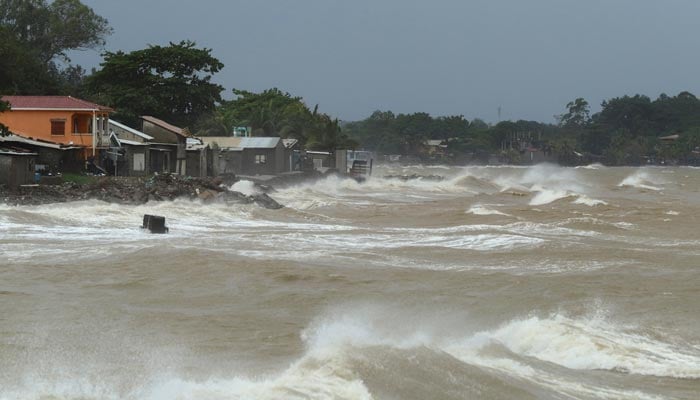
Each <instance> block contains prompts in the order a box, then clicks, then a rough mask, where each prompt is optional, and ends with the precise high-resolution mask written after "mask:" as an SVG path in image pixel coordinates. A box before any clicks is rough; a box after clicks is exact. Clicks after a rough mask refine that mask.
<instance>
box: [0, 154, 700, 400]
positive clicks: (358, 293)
mask: <svg viewBox="0 0 700 400" xmlns="http://www.w3.org/2000/svg"><path fill="white" fill-rule="evenodd" d="M387 176H393V177H387ZM397 176H398V177H401V176H405V177H406V179H399V178H397ZM436 177H442V179H439V178H436ZM235 189H236V190H238V191H244V192H245V191H247V192H254V191H255V190H257V189H256V187H255V186H254V185H253V184H252V183H251V182H246V181H242V182H238V183H236V188H235ZM270 196H271V197H273V198H275V199H276V200H277V201H279V202H280V203H282V204H284V205H285V206H286V207H285V208H283V209H281V210H266V209H263V208H260V207H258V206H256V205H254V204H252V205H227V204H225V203H214V204H203V203H201V202H199V201H190V200H176V201H172V202H156V203H147V204H145V205H139V206H133V205H117V204H108V203H104V202H99V201H83V202H73V203H63V204H50V205H43V206H7V205H0V399H2V400H14V399H23V400H24V399H29V400H31V399H51V400H64V399H73V400H78V399H79V400H91V399H134V400H135V399H147V400H148V399H152V400H161V399H163V400H166V399H421V400H423V399H697V398H699V396H700V169H694V168H689V167H648V168H608V167H603V166H601V165H590V166H587V167H579V168H563V167H557V166H553V165H539V166H534V167H447V166H413V167H400V166H379V167H378V168H375V171H374V173H373V176H372V177H371V178H369V179H368V180H367V181H365V182H362V183H358V182H356V181H355V180H352V179H346V178H341V177H337V176H333V177H327V178H324V179H320V180H317V181H313V182H308V183H304V184H299V185H296V186H291V187H288V188H281V189H278V190H277V191H275V192H272V193H270ZM144 214H157V215H162V216H165V217H166V222H167V225H168V226H169V228H170V233H169V234H166V235H154V234H149V233H148V232H146V231H144V230H141V229H140V228H139V226H140V225H141V221H142V217H143V215H144Z"/></svg>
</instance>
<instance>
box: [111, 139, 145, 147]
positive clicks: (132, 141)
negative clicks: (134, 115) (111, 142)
mask: <svg viewBox="0 0 700 400" xmlns="http://www.w3.org/2000/svg"><path fill="white" fill-rule="evenodd" d="M117 140H119V143H121V144H126V145H129V146H148V145H149V144H148V143H143V142H137V141H135V140H128V139H119V138H117Z"/></svg>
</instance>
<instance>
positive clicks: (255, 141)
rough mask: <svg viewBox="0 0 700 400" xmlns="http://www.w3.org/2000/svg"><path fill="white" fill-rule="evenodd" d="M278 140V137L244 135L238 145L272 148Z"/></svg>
mask: <svg viewBox="0 0 700 400" xmlns="http://www.w3.org/2000/svg"><path fill="white" fill-rule="evenodd" d="M279 142H280V138H278V137H244V138H241V144H240V147H243V148H244V149H274V148H275V147H277V143H279Z"/></svg>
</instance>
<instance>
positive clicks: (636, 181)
mask: <svg viewBox="0 0 700 400" xmlns="http://www.w3.org/2000/svg"><path fill="white" fill-rule="evenodd" d="M660 184H661V182H659V181H658V180H656V179H655V178H653V177H652V176H651V175H650V174H649V173H648V172H647V171H645V170H637V171H635V172H634V173H632V174H631V175H629V176H628V177H626V178H625V179H623V180H622V182H620V183H619V184H618V185H617V186H619V187H633V188H637V189H645V190H653V191H659V190H661V188H660V187H659V186H658V185H660Z"/></svg>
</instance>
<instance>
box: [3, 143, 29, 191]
mask: <svg viewBox="0 0 700 400" xmlns="http://www.w3.org/2000/svg"><path fill="white" fill-rule="evenodd" d="M35 163H36V153H32V152H31V151H28V150H23V149H16V148H5V147H0V184H4V185H7V187H9V188H10V189H16V188H18V187H19V186H20V185H28V184H31V183H34V168H35Z"/></svg>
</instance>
